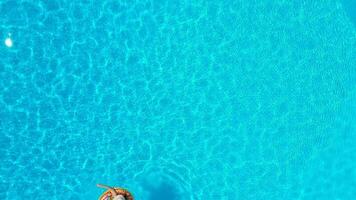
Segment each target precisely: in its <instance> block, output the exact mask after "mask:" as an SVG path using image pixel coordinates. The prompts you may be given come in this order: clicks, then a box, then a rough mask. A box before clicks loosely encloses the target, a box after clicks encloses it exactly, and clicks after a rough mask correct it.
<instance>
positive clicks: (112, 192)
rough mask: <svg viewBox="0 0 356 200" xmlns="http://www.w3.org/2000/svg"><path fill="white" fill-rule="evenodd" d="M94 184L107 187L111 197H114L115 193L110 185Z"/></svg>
mask: <svg viewBox="0 0 356 200" xmlns="http://www.w3.org/2000/svg"><path fill="white" fill-rule="evenodd" d="M96 186H98V187H100V188H104V189H108V190H109V191H110V193H111V195H112V196H113V197H115V196H116V195H117V193H116V191H115V189H114V188H112V187H110V186H107V185H103V184H96Z"/></svg>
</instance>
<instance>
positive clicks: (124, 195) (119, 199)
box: [97, 184, 133, 200]
mask: <svg viewBox="0 0 356 200" xmlns="http://www.w3.org/2000/svg"><path fill="white" fill-rule="evenodd" d="M97 186H98V187H100V188H104V189H107V191H106V192H105V193H104V194H103V195H102V196H101V197H100V200H133V197H132V195H131V194H130V192H128V191H127V190H125V189H121V188H113V187H110V186H107V185H103V184H97Z"/></svg>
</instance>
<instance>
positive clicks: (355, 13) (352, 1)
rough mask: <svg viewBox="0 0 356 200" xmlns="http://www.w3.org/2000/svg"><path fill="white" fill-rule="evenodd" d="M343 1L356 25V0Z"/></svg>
mask: <svg viewBox="0 0 356 200" xmlns="http://www.w3.org/2000/svg"><path fill="white" fill-rule="evenodd" d="M341 2H342V4H343V7H344V9H345V11H346V13H347V14H348V16H349V17H350V19H351V21H352V22H353V23H354V25H356V0H342V1H341Z"/></svg>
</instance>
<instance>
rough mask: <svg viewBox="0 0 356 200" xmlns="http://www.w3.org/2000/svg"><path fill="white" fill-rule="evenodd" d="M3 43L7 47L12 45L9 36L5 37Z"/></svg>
mask: <svg viewBox="0 0 356 200" xmlns="http://www.w3.org/2000/svg"><path fill="white" fill-rule="evenodd" d="M5 45H6V46H7V47H9V48H10V47H12V45H14V43H13V42H12V39H11V38H10V37H8V38H6V39H5Z"/></svg>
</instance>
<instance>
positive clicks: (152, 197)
mask: <svg viewBox="0 0 356 200" xmlns="http://www.w3.org/2000/svg"><path fill="white" fill-rule="evenodd" d="M180 199H181V198H180V195H179V193H178V191H177V190H176V189H175V188H174V187H173V186H171V185H169V184H167V183H161V184H160V185H158V186H156V187H151V188H150V190H149V196H148V200H180Z"/></svg>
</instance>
